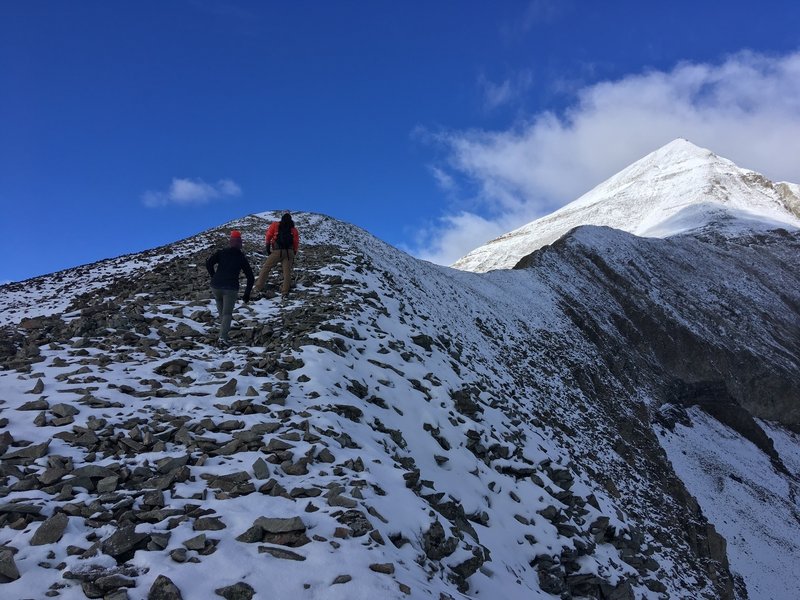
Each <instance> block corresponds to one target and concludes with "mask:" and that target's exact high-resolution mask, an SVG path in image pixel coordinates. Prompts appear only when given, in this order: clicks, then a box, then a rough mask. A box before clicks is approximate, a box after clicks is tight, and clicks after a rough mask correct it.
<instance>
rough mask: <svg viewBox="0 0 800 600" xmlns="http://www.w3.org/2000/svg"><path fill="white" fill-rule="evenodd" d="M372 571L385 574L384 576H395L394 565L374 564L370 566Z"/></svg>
mask: <svg viewBox="0 0 800 600" xmlns="http://www.w3.org/2000/svg"><path fill="white" fill-rule="evenodd" d="M369 569H370V571H375V572H376V573H383V574H384V575H394V563H390V562H388V563H372V564H371V565H370V566H369Z"/></svg>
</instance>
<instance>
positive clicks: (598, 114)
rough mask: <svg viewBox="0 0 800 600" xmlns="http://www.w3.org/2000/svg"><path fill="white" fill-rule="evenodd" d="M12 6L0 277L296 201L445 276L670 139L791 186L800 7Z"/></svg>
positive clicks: (4, 24)
mask: <svg viewBox="0 0 800 600" xmlns="http://www.w3.org/2000/svg"><path fill="white" fill-rule="evenodd" d="M753 6H754V5H753V4H752V2H736V1H728V2H711V1H709V2H682V1H680V0H678V1H673V2H641V1H638V2H632V1H630V2H629V1H619V2H593V1H588V0H587V1H578V0H559V1H555V0H553V1H550V0H533V1H528V2H525V1H519V2H512V1H508V2H479V1H468V0H466V1H465V0H458V1H457V0H453V1H435V2H421V1H411V2H393V1H382V0H375V1H369V2H367V1H362V2H345V1H326V2H322V1H319V2H306V1H298V2H255V1H253V2H247V1H244V0H230V1H220V2H212V1H210V0H185V1H170V0H163V1H158V2H151V1H138V2H106V1H102V2H101V1H82V2H55V1H53V2H39V1H19V2H16V1H11V0H3V1H2V2H0V204H1V205H2V213H3V216H2V219H1V220H0V223H2V224H0V239H2V244H3V249H4V251H5V252H4V256H5V257H6V260H5V261H3V262H2V264H0V282H2V281H9V280H21V279H25V278H27V277H32V276H35V275H39V274H44V273H48V272H52V271H55V270H59V269H63V268H68V267H72V266H76V265H78V264H82V263H86V262H91V261H94V260H98V259H101V258H107V257H111V256H117V255H119V254H123V253H127V252H134V251H139V250H143V249H146V248H150V247H153V246H157V245H160V244H164V243H168V242H171V241H174V240H177V239H180V238H183V237H186V236H188V235H192V234H194V233H197V232H199V231H202V230H204V229H207V228H209V227H213V226H216V225H219V224H221V223H223V222H226V221H228V220H231V219H234V218H236V217H239V216H244V215H247V214H250V213H253V212H260V211H264V210H272V209H283V208H290V209H293V210H310V211H317V212H323V213H326V214H329V215H332V216H334V217H336V218H339V219H343V220H345V221H349V222H352V223H355V224H357V225H360V226H362V227H364V228H365V229H367V230H369V231H370V232H372V233H373V234H375V235H377V236H379V237H381V238H382V239H384V240H386V241H388V242H390V243H392V244H394V245H396V246H399V247H402V248H404V249H406V250H408V251H410V252H412V253H414V254H416V255H418V256H421V257H424V258H427V259H430V260H436V261H438V262H442V263H448V262H451V261H452V260H454V259H455V258H457V257H458V256H460V255H462V254H464V253H465V252H466V251H468V250H469V249H471V247H474V246H477V245H480V244H482V243H484V242H485V241H487V240H488V239H490V238H492V237H495V236H496V235H498V234H499V233H502V232H504V231H507V230H509V229H511V228H514V227H517V226H520V225H522V224H524V223H526V222H528V221H530V220H532V219H533V218H536V217H538V216H541V215H542V214H546V213H547V212H550V211H552V210H553V209H555V208H557V207H558V206H560V205H563V204H564V203H566V202H569V201H571V200H573V199H575V198H576V197H578V196H579V195H580V194H582V193H583V192H585V191H587V190H588V189H590V188H591V187H592V186H594V185H596V184H597V183H599V182H601V181H602V180H604V179H605V178H607V177H608V176H610V175H612V174H613V173H615V172H616V171H618V170H619V169H621V168H623V167H624V166H626V165H627V164H629V163H631V162H633V161H634V160H636V159H638V158H640V157H641V156H643V155H644V154H646V153H647V152H650V151H652V150H654V149H656V148H657V147H659V146H661V145H663V144H664V143H667V142H669V141H670V140H672V139H674V138H676V137H687V138H688V139H690V140H691V141H693V142H695V143H697V144H698V145H702V146H705V147H709V148H711V149H712V150H714V151H715V152H717V153H719V154H721V155H723V156H726V157H728V158H731V159H733V160H734V161H736V162H737V163H738V164H740V165H741V166H745V167H748V168H753V169H756V170H759V171H761V172H763V173H765V174H766V175H767V176H769V177H771V178H773V179H776V180H788V181H795V182H798V181H800V166H798V165H800V161H798V160H797V156H800V53H798V51H800V29H798V27H797V24H798V23H800V5H798V4H797V3H795V2H789V1H788V0H786V1H783V2H769V1H765V2H760V3H759V4H758V8H757V9H754V8H753Z"/></svg>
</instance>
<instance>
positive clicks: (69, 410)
mask: <svg viewBox="0 0 800 600" xmlns="http://www.w3.org/2000/svg"><path fill="white" fill-rule="evenodd" d="M50 412H52V413H53V414H54V415H56V416H57V417H74V416H75V415H77V414H78V413H79V412H80V411H79V410H78V409H77V408H75V407H74V406H72V405H71V404H65V403H63V402H62V403H60V404H54V405H53V406H51V407H50Z"/></svg>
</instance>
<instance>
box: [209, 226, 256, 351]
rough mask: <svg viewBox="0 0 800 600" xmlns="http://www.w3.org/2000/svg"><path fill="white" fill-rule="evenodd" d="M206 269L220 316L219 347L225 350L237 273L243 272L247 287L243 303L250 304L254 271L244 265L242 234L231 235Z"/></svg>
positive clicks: (237, 286)
mask: <svg viewBox="0 0 800 600" xmlns="http://www.w3.org/2000/svg"><path fill="white" fill-rule="evenodd" d="M206 269H208V272H209V274H210V275H211V293H212V294H214V300H216V301H217V311H218V312H219V316H220V321H221V322H220V328H219V341H218V345H219V346H220V347H223V348H224V347H227V346H228V345H229V342H228V332H229V331H230V329H231V321H232V320H233V307H234V305H235V304H236V298H237V297H238V295H239V273H240V272H241V271H244V275H245V277H247V287H246V288H245V289H244V298H243V300H244V302H245V304H246V303H247V302H250V290H252V289H253V281H254V279H255V277H253V269H251V268H250V263H249V262H247V257H246V256H245V255H244V252H242V234H241V233H239V232H238V231H235V230H234V231H231V237H230V241H229V243H228V247H227V248H225V249H224V250H217V251H216V252H215V253H214V254H212V255H211V256H210V257H209V258H208V260H207V261H206Z"/></svg>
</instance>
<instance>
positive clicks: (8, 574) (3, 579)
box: [0, 548, 20, 583]
mask: <svg viewBox="0 0 800 600" xmlns="http://www.w3.org/2000/svg"><path fill="white" fill-rule="evenodd" d="M19 578H20V575H19V570H18V569H17V564H16V563H15V562H14V553H13V552H12V551H11V550H10V549H8V548H6V549H2V550H0V583H11V582H12V581H16V580H17V579H19Z"/></svg>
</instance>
